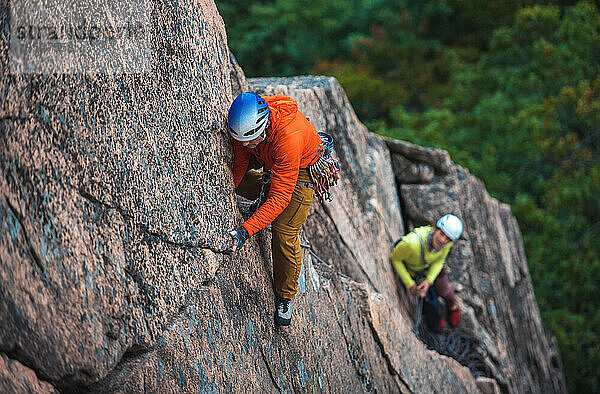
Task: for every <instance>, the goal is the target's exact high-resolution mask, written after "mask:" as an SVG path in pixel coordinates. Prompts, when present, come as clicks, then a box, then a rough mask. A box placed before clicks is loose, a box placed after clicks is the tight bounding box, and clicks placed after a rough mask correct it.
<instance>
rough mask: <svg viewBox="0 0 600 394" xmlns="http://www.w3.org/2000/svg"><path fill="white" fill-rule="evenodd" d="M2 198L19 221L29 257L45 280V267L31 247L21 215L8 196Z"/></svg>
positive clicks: (46, 276)
mask: <svg viewBox="0 0 600 394" xmlns="http://www.w3.org/2000/svg"><path fill="white" fill-rule="evenodd" d="M4 200H5V201H6V204H7V205H8V209H10V211H11V212H12V214H13V216H14V217H15V218H16V219H17V221H18V222H19V226H21V229H22V230H23V236H24V237H25V242H26V243H27V250H28V251H29V254H30V255H31V259H32V260H33V262H34V263H35V265H36V266H37V267H38V268H39V269H40V271H41V274H42V276H43V277H44V279H46V280H47V278H48V275H47V274H46V268H45V267H44V265H43V264H42V259H41V257H40V256H39V255H38V254H37V252H36V251H35V248H34V247H33V244H32V243H31V238H29V234H28V232H27V229H26V228H25V225H24V223H23V217H22V216H21V214H20V213H19V211H17V210H16V209H15V207H14V206H13V205H12V204H11V203H10V201H9V200H8V197H6V196H4Z"/></svg>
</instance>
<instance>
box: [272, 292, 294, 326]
mask: <svg viewBox="0 0 600 394" xmlns="http://www.w3.org/2000/svg"><path fill="white" fill-rule="evenodd" d="M291 321H292V300H288V299H287V298H281V297H279V296H276V298H275V324H277V325H278V326H289V325H290V322H291Z"/></svg>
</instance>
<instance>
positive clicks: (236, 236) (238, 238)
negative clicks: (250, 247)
mask: <svg viewBox="0 0 600 394" xmlns="http://www.w3.org/2000/svg"><path fill="white" fill-rule="evenodd" d="M229 235H231V237H232V238H233V240H232V241H233V245H231V247H230V248H229V251H230V252H231V253H234V252H237V251H238V250H240V249H241V248H242V246H243V245H244V242H245V241H246V240H247V239H248V231H247V230H246V229H245V228H244V227H238V228H236V229H235V230H232V231H230V232H229Z"/></svg>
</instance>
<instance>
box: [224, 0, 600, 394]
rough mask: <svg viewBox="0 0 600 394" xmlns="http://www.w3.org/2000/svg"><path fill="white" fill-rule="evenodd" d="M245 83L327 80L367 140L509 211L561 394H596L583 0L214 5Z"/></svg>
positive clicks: (595, 147)
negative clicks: (458, 168) (444, 167)
mask: <svg viewBox="0 0 600 394" xmlns="http://www.w3.org/2000/svg"><path fill="white" fill-rule="evenodd" d="M217 6H218V8H219V10H220V12H221V15H222V16H223V18H224V19H225V22H226V25H227V31H228V36H229V45H230V47H231V49H232V51H233V53H234V54H235V55H236V57H237V59H238V61H239V63H240V65H241V66H242V67H243V68H244V71H245V72H246V74H247V75H248V76H273V75H298V74H308V73H313V74H327V75H333V76H335V77H336V78H337V79H338V80H339V81H340V83H341V84H342V86H343V87H344V89H345V90H346V92H347V94H348V96H349V98H350V100H351V102H352V104H353V106H354V107H355V109H356V112H357V113H358V114H359V117H360V118H361V120H362V121H363V122H364V123H366V124H367V125H368V126H369V128H370V129H371V130H372V131H374V132H377V133H379V134H382V135H387V136H391V137H394V138H399V139H403V140H407V141H411V142H413V143H417V144H420V145H426V146H434V147H438V148H442V149H446V150H448V151H449V152H450V154H451V156H452V158H453V159H454V161H455V162H457V163H458V164H460V165H462V166H464V167H466V168H468V169H469V170H470V171H471V172H472V173H473V174H474V175H475V176H477V177H479V178H480V179H482V180H483V181H484V182H485V183H486V186H487V188H488V190H489V192H490V193H491V194H492V195H493V196H494V197H496V198H498V199H500V200H501V201H503V202H506V203H508V204H510V205H511V206H512V209H513V212H514V214H515V215H516V217H517V219H518V221H519V225H520V227H521V232H522V234H523V238H524V242H525V250H526V253H527V257H528V261H529V266H530V271H531V276H532V280H533V284H534V288H535V292H536V297H537V300H538V303H539V306H540V309H541V312H542V317H543V320H544V323H545V326H546V328H547V329H548V330H550V332H551V333H552V334H553V335H554V336H555V337H556V339H557V341H558V346H559V350H560V353H561V357H562V360H563V364H564V370H565V374H566V378H567V385H568V388H569V391H571V392H573V393H576V392H599V391H600V368H599V367H598V366H599V365H600V307H599V305H600V302H599V301H598V300H599V299H600V290H599V288H600V257H599V254H600V241H599V238H600V12H599V9H598V6H599V5H598V2H591V1H582V2H575V1H567V0H563V1H545V2H542V1H534V0H531V1H517V0H504V1H497V0H486V1H484V0H470V1H467V0H437V1H433V0H420V1H418V0H386V1H383V0H352V1H351V0H313V1H307V0H272V1H255V0H247V1H244V2H241V1H233V0H226V1H220V2H218V4H217Z"/></svg>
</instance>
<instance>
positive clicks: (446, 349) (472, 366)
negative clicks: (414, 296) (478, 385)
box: [413, 297, 490, 378]
mask: <svg viewBox="0 0 600 394" xmlns="http://www.w3.org/2000/svg"><path fill="white" fill-rule="evenodd" d="M422 316H423V298H420V297H418V300H417V303H416V310H415V326H414V328H413V332H414V333H415V335H416V336H417V338H419V339H420V340H421V341H422V342H423V343H425V345H427V347H428V348H429V349H431V350H435V351H436V352H438V353H440V354H443V355H445V356H448V357H451V358H453V359H455V360H456V361H458V362H459V363H460V364H461V365H463V366H465V367H467V368H469V370H470V371H471V375H473V376H474V377H475V378H477V377H479V376H486V377H490V371H489V368H488V366H487V365H486V364H485V357H484V354H485V351H486V348H485V345H484V344H482V343H481V341H480V340H479V339H478V338H476V337H474V336H472V335H469V334H467V333H466V332H464V331H461V330H458V329H453V330H450V331H449V332H448V331H445V332H444V331H442V332H441V333H439V334H436V333H434V332H432V331H431V330H429V328H427V325H426V324H423V319H422Z"/></svg>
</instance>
